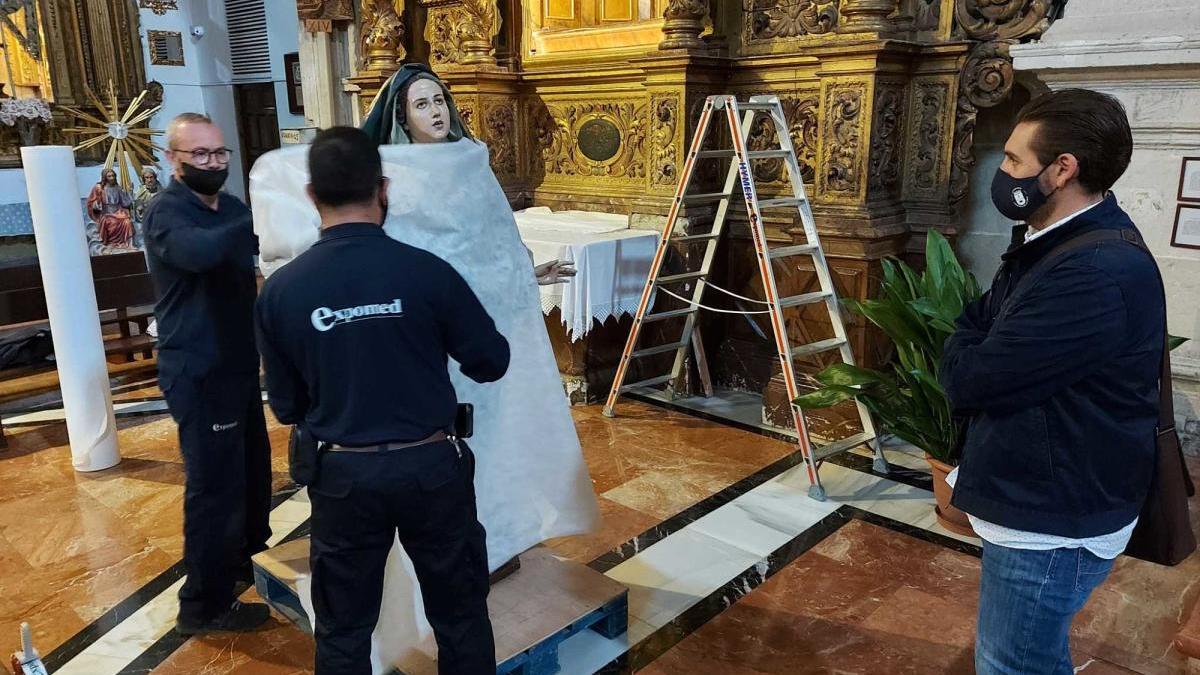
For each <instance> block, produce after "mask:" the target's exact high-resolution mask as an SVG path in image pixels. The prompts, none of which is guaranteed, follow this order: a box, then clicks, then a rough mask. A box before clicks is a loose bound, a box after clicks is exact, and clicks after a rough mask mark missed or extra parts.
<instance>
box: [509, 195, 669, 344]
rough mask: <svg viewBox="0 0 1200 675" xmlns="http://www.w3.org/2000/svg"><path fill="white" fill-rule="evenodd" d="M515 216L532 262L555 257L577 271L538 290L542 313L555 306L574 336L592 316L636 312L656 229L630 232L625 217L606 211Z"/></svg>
mask: <svg viewBox="0 0 1200 675" xmlns="http://www.w3.org/2000/svg"><path fill="white" fill-rule="evenodd" d="M514 216H515V217H516V220H517V229H518V231H519V232H520V233H521V239H522V240H524V242H525V245H526V246H528V247H529V250H531V251H533V260H534V262H535V263H537V264H541V263H545V262H549V261H551V260H555V259H558V260H562V261H565V262H569V263H573V264H574V265H575V269H576V272H577V274H576V275H575V277H573V278H571V279H570V280H568V281H567V283H565V284H554V285H551V286H542V287H541V289H540V290H541V296H542V313H543V314H549V313H550V312H552V311H554V309H555V308H558V309H559V311H560V313H561V315H562V322H563V325H564V326H566V328H567V333H568V335H569V336H570V338H571V339H572V340H579V339H581V338H583V337H584V336H585V335H587V333H588V331H589V330H591V328H592V320H593V319H595V320H598V321H600V322H602V323H603V322H604V321H605V320H606V319H608V318H609V317H611V316H621V315H622V314H633V313H634V312H636V311H637V307H638V303H639V302H641V299H642V289H643V287H644V286H645V284H646V277H647V276H648V275H649V274H650V263H651V262H653V261H654V252H655V250H656V249H657V248H658V237H659V235H658V233H657V232H654V231H651V230H631V229H629V224H628V218H627V217H625V216H619V215H614V214H610V213H592V212H588V211H558V212H551V211H550V209H547V208H545V207H535V208H531V209H525V210H524V211H518V212H516V213H515V214H514Z"/></svg>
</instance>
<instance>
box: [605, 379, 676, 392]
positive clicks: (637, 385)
mask: <svg viewBox="0 0 1200 675" xmlns="http://www.w3.org/2000/svg"><path fill="white" fill-rule="evenodd" d="M670 381H671V376H670V375H662V376H659V377H652V378H650V379H649V380H642V381H641V382H634V383H633V384H627V385H624V386H623V387H621V388H620V389H618V390H617V391H618V392H619V393H622V394H624V393H625V392H627V391H633V390H634V389H638V388H640V387H653V386H655V385H657V384H666V383H667V382H670Z"/></svg>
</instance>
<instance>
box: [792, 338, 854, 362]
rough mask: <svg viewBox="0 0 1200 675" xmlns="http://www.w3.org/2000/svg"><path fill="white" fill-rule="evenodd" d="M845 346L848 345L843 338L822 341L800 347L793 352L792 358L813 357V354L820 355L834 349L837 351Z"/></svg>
mask: <svg viewBox="0 0 1200 675" xmlns="http://www.w3.org/2000/svg"><path fill="white" fill-rule="evenodd" d="M844 344H846V341H845V340H843V339H841V338H829V339H828V340H821V341H820V342H813V343H811V344H807V345H800V346H799V347H796V348H795V349H793V350H792V358H797V357H800V356H811V355H813V354H820V353H821V352H827V351H830V350H833V349H837V348H838V347H841V346H842V345H844Z"/></svg>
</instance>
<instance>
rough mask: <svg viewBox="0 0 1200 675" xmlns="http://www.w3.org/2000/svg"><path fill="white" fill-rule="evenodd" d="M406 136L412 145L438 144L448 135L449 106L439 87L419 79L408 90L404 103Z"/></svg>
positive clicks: (434, 83) (431, 82)
mask: <svg viewBox="0 0 1200 675" xmlns="http://www.w3.org/2000/svg"><path fill="white" fill-rule="evenodd" d="M405 105H406V110H405V112H406V114H407V119H408V122H407V127H408V136H409V138H411V139H412V141H413V143H439V142H441V141H444V140H446V135H447V134H449V133H450V106H449V105H447V103H446V94H445V92H443V91H442V87H441V85H439V84H438V83H437V82H434V81H433V80H426V79H420V80H417V81H416V82H413V83H412V85H411V86H410V87H409V88H408V101H406V102H405Z"/></svg>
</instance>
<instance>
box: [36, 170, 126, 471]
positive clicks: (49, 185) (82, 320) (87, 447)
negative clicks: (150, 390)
mask: <svg viewBox="0 0 1200 675" xmlns="http://www.w3.org/2000/svg"><path fill="white" fill-rule="evenodd" d="M21 160H22V162H23V163H24V165H25V182H26V184H27V185H28V190H29V210H30V211H31V212H32V214H33V234H34V238H35V240H36V243H37V252H38V264H39V265H40V267H41V269H42V287H43V289H44V290H45V292H46V309H47V313H48V314H49V316H50V332H51V334H52V336H53V338H54V359H55V362H56V363H57V367H58V380H59V385H60V387H61V389H62V399H63V409H64V412H65V413H66V417H67V437H68V439H69V440H70V443H71V463H72V464H74V466H75V469H76V470H77V471H99V470H101V469H107V468H109V467H111V466H115V465H116V464H117V463H118V462H120V461H121V455H120V453H119V452H118V451H117V424H116V419H115V418H114V417H113V406H112V391H111V390H110V389H109V383H108V366H107V364H106V362H105V359H104V338H103V337H101V334H100V312H99V311H98V310H97V308H96V289H95V286H93V281H92V265H91V259H90V258H89V257H88V248H87V238H86V234H85V230H84V226H83V212H82V209H80V206H79V200H78V199H77V198H76V195H77V194H78V189H79V188H78V187H77V186H76V185H75V155H74V154H73V153H72V152H71V148H69V147H67V146H39V147H30V148H21Z"/></svg>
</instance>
